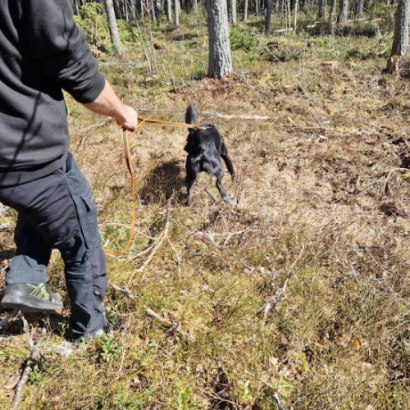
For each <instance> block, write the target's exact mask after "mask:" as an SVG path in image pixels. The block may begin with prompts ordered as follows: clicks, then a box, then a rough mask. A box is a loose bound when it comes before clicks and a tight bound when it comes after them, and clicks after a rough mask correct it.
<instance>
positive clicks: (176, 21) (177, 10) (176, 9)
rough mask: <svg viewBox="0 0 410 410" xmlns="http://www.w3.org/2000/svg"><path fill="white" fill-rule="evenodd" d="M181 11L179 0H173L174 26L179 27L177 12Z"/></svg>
mask: <svg viewBox="0 0 410 410" xmlns="http://www.w3.org/2000/svg"><path fill="white" fill-rule="evenodd" d="M180 10H181V5H180V4H179V0H174V15H175V25H176V26H177V27H179V12H180Z"/></svg>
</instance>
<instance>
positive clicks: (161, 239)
mask: <svg viewBox="0 0 410 410" xmlns="http://www.w3.org/2000/svg"><path fill="white" fill-rule="evenodd" d="M172 198H173V195H171V196H170V198H169V199H168V201H167V211H166V216H165V228H164V230H163V231H162V233H161V235H160V236H159V238H158V241H157V243H156V244H155V245H154V247H153V249H152V251H151V253H150V254H149V256H148V258H147V259H146V260H145V262H144V263H143V264H142V265H141V266H140V267H139V268H138V269H137V270H136V271H135V272H133V273H132V275H131V276H130V278H129V279H128V286H129V285H130V283H131V282H132V280H133V279H134V276H135V275H136V274H137V273H142V272H144V270H145V268H146V267H147V266H148V265H149V263H150V262H151V260H152V258H153V257H154V256H155V254H156V253H157V251H158V249H159V248H160V247H161V245H162V244H163V242H164V240H165V239H166V238H167V236H168V231H169V222H170V220H171V203H172ZM143 279H144V276H142V278H141V280H143Z"/></svg>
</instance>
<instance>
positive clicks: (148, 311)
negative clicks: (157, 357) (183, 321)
mask: <svg viewBox="0 0 410 410" xmlns="http://www.w3.org/2000/svg"><path fill="white" fill-rule="evenodd" d="M145 313H146V314H147V315H148V316H150V317H152V318H153V319H155V320H156V321H157V322H159V323H161V325H163V326H164V327H166V328H167V329H168V330H169V331H170V332H175V333H178V334H179V335H181V336H182V337H183V338H184V339H185V340H186V341H187V342H194V341H195V337H194V336H192V335H190V334H189V333H188V332H185V331H183V330H182V329H181V327H180V326H179V325H178V323H177V322H170V321H168V320H167V319H165V318H163V317H162V316H161V315H159V314H158V313H156V312H154V311H153V310H152V309H150V308H146V309H145Z"/></svg>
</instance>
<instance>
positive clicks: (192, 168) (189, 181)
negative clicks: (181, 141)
mask: <svg viewBox="0 0 410 410" xmlns="http://www.w3.org/2000/svg"><path fill="white" fill-rule="evenodd" d="M198 172H199V166H198V164H196V163H195V162H194V159H193V157H191V156H188V158H187V160H186V189H187V193H188V202H187V205H188V206H191V204H192V190H193V188H194V185H195V181H196V177H197V176H198Z"/></svg>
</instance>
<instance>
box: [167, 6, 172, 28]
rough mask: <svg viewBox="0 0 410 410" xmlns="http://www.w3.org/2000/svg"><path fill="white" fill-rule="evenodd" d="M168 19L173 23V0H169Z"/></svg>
mask: <svg viewBox="0 0 410 410" xmlns="http://www.w3.org/2000/svg"><path fill="white" fill-rule="evenodd" d="M167 19H168V22H169V23H172V0H167Z"/></svg>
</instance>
